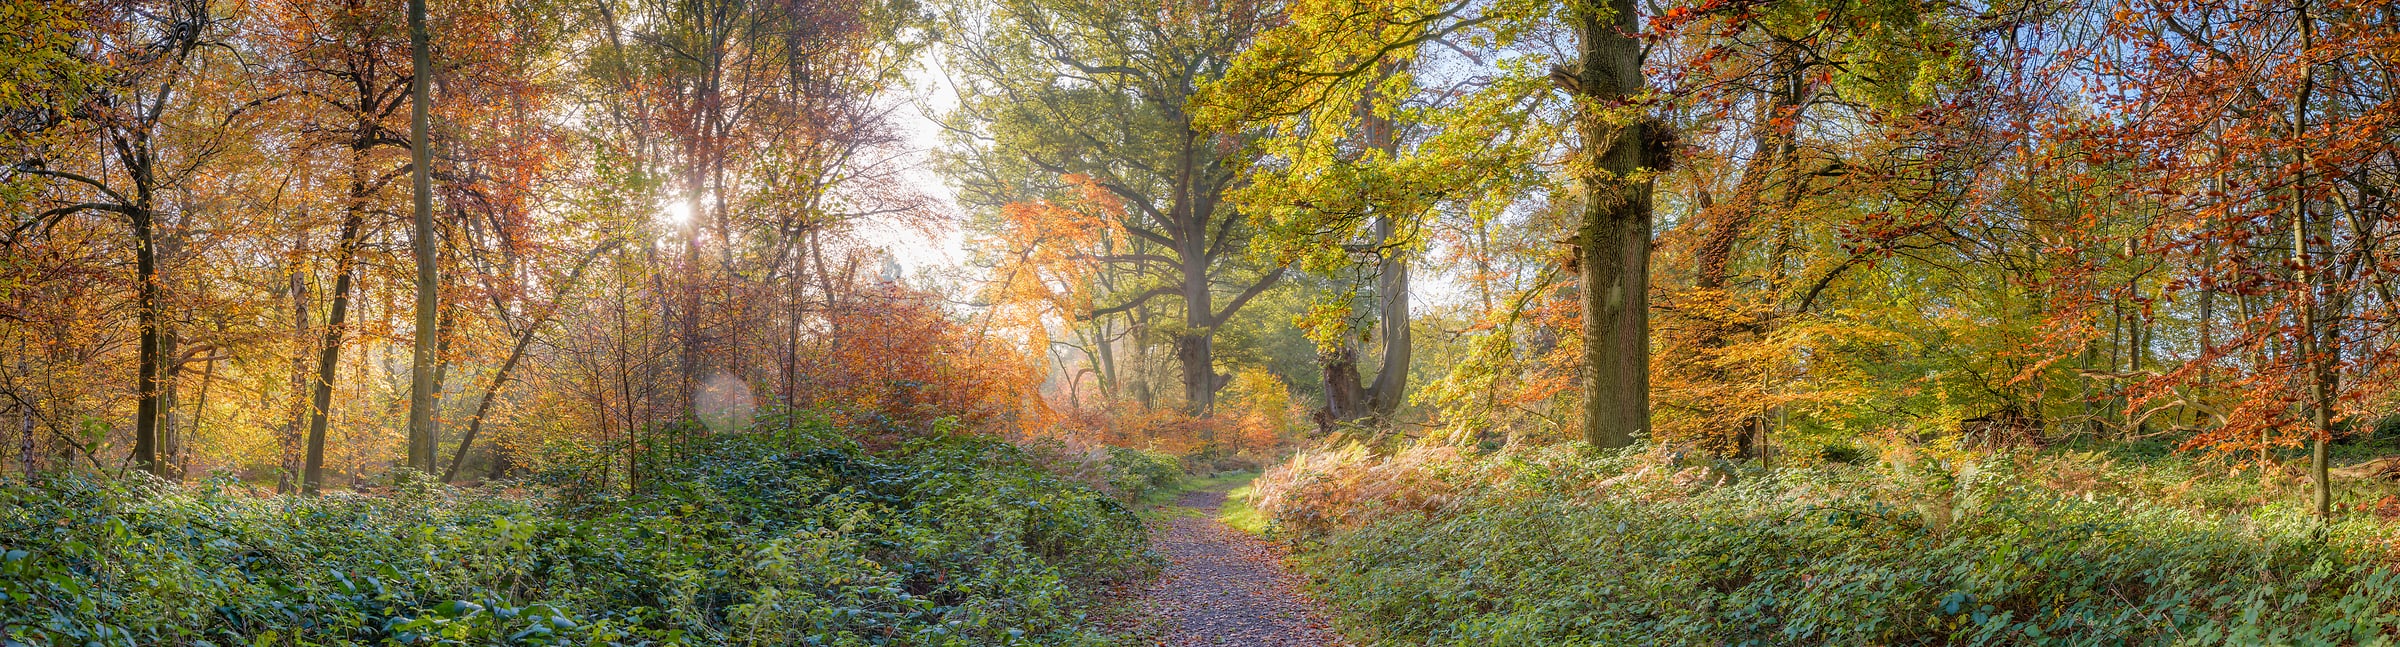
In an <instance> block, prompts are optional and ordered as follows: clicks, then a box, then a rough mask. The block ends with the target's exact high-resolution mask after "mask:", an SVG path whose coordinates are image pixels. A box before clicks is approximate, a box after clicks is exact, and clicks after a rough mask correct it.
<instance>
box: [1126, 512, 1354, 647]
mask: <svg viewBox="0 0 2400 647" xmlns="http://www.w3.org/2000/svg"><path fill="white" fill-rule="evenodd" d="M1224 502H1225V492H1224V491H1223V490H1203V491H1196V492H1188V493H1185V494H1184V495H1183V497H1182V498H1181V499H1178V500H1177V501H1176V502H1175V506H1174V507H1173V508H1171V509H1169V510H1168V512H1169V513H1170V514H1167V515H1165V518H1164V519H1163V520H1161V521H1157V522H1155V523H1154V524H1153V525H1152V526H1151V545H1153V546H1155V547H1157V549H1158V552H1159V553H1160V554H1162V555H1165V556H1166V558H1167V559H1168V562H1169V563H1168V565H1167V568H1166V572H1164V573H1162V574H1160V576H1159V578H1158V580H1157V581H1155V582H1152V583H1151V584H1150V586H1149V588H1148V589H1147V590H1145V591H1143V593H1142V600H1141V603H1140V607H1141V608H1140V611H1139V612H1140V613H1141V615H1142V616H1144V617H1145V619H1144V621H1143V623H1142V624H1143V625H1144V626H1143V627H1142V628H1141V629H1140V630H1138V633H1139V635H1143V636H1148V637H1150V638H1151V639H1154V640H1155V641H1156V644H1159V645H1171V646H1173V647H1189V646H1197V645H1212V646H1213V645H1226V646H1242V647H1339V646H1341V645H1345V644H1347V643H1345V642H1343V641H1342V639H1341V636H1340V634H1336V633H1334V631H1333V630H1332V629H1329V628H1327V626H1326V622H1325V618H1326V617H1327V614H1326V613H1325V611H1324V609H1323V608H1322V607H1320V606H1319V605H1318V604H1317V603H1316V601H1315V600H1311V599H1309V598H1308V597H1307V596H1304V595H1302V594H1301V593H1300V582H1301V578H1300V577H1299V576H1297V575H1294V574H1292V572H1291V571H1289V570H1286V569H1285V568H1284V567H1283V553H1282V551H1280V550H1277V549H1276V547H1275V546H1273V545H1270V544H1268V543H1267V542H1265V541H1261V540H1259V539H1258V538H1257V537H1252V536H1250V535H1249V534H1246V533H1243V532H1242V531H1239V530H1235V529H1233V528H1231V527H1228V526H1226V525H1225V524H1224V523H1223V522H1220V521H1218V520H1217V508H1218V506H1220V505H1222V504H1223V503H1224Z"/></svg>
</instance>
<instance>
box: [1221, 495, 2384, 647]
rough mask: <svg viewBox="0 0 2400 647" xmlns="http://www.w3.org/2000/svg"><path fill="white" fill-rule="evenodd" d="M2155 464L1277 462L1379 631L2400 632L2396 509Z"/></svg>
mask: <svg viewBox="0 0 2400 647" xmlns="http://www.w3.org/2000/svg"><path fill="white" fill-rule="evenodd" d="M2059 461H2070V462H2076V463H2077V464H2079V465H2081V466H2082V467H2081V468H2072V469H2070V468H2061V467H2059V466H2058V465H2057V463H2058V462H2059ZM2103 465H2104V468H2096V466H2103ZM2142 465H2143V464H2142V463H2135V464H2133V465H2123V464H2115V463H2110V462H2109V461H2108V459H2106V458H2093V457H2092V456H2089V455H2083V456H2074V455H2065V456H2048V455H2045V456H2031V455H2004V456H1997V457H1985V458H1980V459H1974V460H1968V461H1962V462H1958V463H1950V462H1941V463H1935V462H1932V461H1927V462H1924V463H1918V464H1894V463H1885V464H1881V465H1871V466H1820V467H1807V468H1794V469H1781V470H1777V471H1774V472H1772V473H1766V472H1760V471H1757V470H1755V469H1752V470H1750V471H1748V472H1743V473H1735V474H1726V473H1722V472H1709V471H1704V470H1702V469H1701V468H1690V467H1687V468H1680V469H1679V468H1675V467H1672V466H1668V465H1661V464H1658V463H1656V462H1655V458H1654V457H1651V456H1642V455H1637V454H1613V453H1602V454H1597V455H1595V454H1591V453H1587V452H1579V451H1576V450H1572V449H1568V448H1542V449H1527V450H1511V451H1509V452H1504V453H1501V454H1498V455H1492V456H1474V455H1466V454H1460V453H1457V452H1416V453H1411V452H1402V453H1401V454H1400V455H1395V456H1386V457H1376V456H1372V455H1370V454H1368V453H1365V452H1359V451H1350V452H1320V453H1318V455H1315V456H1304V457H1302V458H1301V459H1299V460H1296V461H1295V462H1293V463H1292V464H1290V465H1287V466H1285V467H1283V468H1279V469H1278V470H1275V471H1270V473H1269V474H1268V475H1267V477H1266V478H1264V479H1262V480H1261V482H1260V484H1261V488H1262V490H1265V491H1266V495H1267V496H1265V497H1264V498H1263V499H1262V502H1263V503H1264V505H1265V507H1266V508H1267V509H1268V510H1269V511H1270V512H1272V513H1273V516H1274V518H1275V519H1276V522H1277V524H1278V530H1279V532H1283V533H1285V535H1286V536H1287V537H1289V538H1292V539H1294V540H1295V543H1296V544H1297V545H1299V546H1300V547H1301V548H1302V551H1301V553H1302V559H1301V563H1302V565H1303V569H1304V570H1305V571H1306V572H1307V574H1309V575H1310V576H1311V577H1312V578H1313V579H1314V580H1315V582H1316V583H1317V584H1316V585H1317V586H1318V587H1319V589H1320V590H1319V593H1320V594H1321V595H1320V596H1319V597H1320V598H1322V599H1326V600H1328V601H1329V602H1330V603H1331V604H1332V605H1333V606H1334V607H1335V608H1336V610H1337V612H1338V615H1339V616H1340V618H1341V619H1342V621H1343V622H1344V623H1345V624H1346V625H1348V627H1347V628H1348V629H1350V630H1351V631H1352V633H1353V635H1357V636H1364V637H1368V638H1370V639H1371V642H1372V644H1380V645H1486V646H1502V645H1511V646H1513V645H1523V646H1535V645H2152V644H2162V645H2163V644H2189V645H2350V644H2391V643H2392V641H2393V638H2394V636H2395V635H2396V634H2400V574H2396V573H2395V571H2394V570H2393V568H2392V565H2393V557H2394V553H2393V546H2394V545H2395V544H2394V539H2395V535H2394V533H2393V532H2391V530H2390V528H2389V527H2388V526H2387V525H2386V522H2384V521H2382V520H2380V519H2378V518H2376V517H2375V516H2373V515H2367V514H2353V515H2349V516H2347V517H2345V518H2344V519H2343V520H2341V521H2338V522H2336V523H2333V524H2331V525H2326V524H2321V523H2319V522H2317V521H2315V520H2314V519H2312V518H2310V517H2307V516H2306V515H2304V514H2302V513H2301V511H2300V509H2299V507H2298V506H2296V505H2292V504H2289V503H2250V502H2249V501H2248V500H2247V499H2243V502H2244V505H2243V506H2242V507H2240V508H2239V509H2238V511H2237V512H2215V511H2212V508H2209V507H2206V506H2203V505H2187V504H2171V503H2168V502H2164V501H2161V500H2158V499H2157V498H2156V497H2157V496H2158V495H2157V494H2156V492H2157V491H2159V488H2164V489H2166V490H2174V489H2175V488H2174V486H2169V485H2165V484H2164V483H2163V481H2164V480H2165V479H2166V478H2167V477H2165V476H2152V477H2146V478H2139V479H2137V478H2134V476H2135V475H2132V474H2126V473H2122V471H2126V470H2131V471H2140V470H2141V469H2142ZM2193 465H2194V464H2190V463H2182V462H2171V463H2170V464H2169V466H2170V467H2173V466H2181V467H2175V468H2174V469H2198V468H2196V467H2193ZM2169 471H2170V472H2172V471H2173V470H2169ZM2062 472H2064V473H2067V474H2069V475H2070V476H2075V475H2080V476H2075V478H2069V477H2067V476H2061V474H2062ZM2094 474H2096V475H2097V476H2094ZM2218 474H2219V476H2220V477H2222V475H2223V474H2224V472H2222V471H2220V472H2218ZM2062 479H2064V480H2063V481H2062ZM2077 479H2088V482H2087V481H2085V480H2077ZM2252 480H2253V481H2255V479H2252ZM2252 487H2258V486H2255V485H2254V486H2252ZM2078 488H2083V489H2080V491H2078ZM2186 491H2187V493H2188V492H2189V489H2188V488H2186ZM2226 496H2232V495H2230V494H2228V495H2226Z"/></svg>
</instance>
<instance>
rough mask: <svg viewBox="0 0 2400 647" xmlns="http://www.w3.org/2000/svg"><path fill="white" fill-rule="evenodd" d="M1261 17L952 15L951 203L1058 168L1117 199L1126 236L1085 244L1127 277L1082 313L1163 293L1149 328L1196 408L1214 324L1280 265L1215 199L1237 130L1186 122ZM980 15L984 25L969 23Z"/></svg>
mask: <svg viewBox="0 0 2400 647" xmlns="http://www.w3.org/2000/svg"><path fill="white" fill-rule="evenodd" d="M1260 10H1261V8H1260V7H1258V6H1255V5H1253V4H1251V3H1246V2H1238V1H1237V2H1207V3H1200V4H1189V3H1183V4H1173V3H1168V4H1160V3H1121V2H1085V1H1080V0H1077V1H1068V2H1054V1H1050V0H1025V1H1014V0H1012V1H1008V2H999V3H994V4H991V5H974V6H969V7H962V8H960V9H959V10H958V11H959V12H958V13H957V14H956V15H955V16H954V18H955V20H954V21H953V22H954V23H956V24H959V25H961V26H962V28H961V29H960V30H959V32H958V33H957V34H954V36H953V38H952V39H951V41H950V47H949V50H948V55H949V56H948V60H949V62H950V64H951V65H952V66H954V67H955V69H957V70H958V79H957V82H958V83H959V93H960V96H961V97H962V100H961V105H960V107H959V109H958V111H957V112H955V113H953V114H952V115H950V117H949V122H950V129H951V131H952V133H954V135H955V139H956V141H955V145H954V146H953V149H952V154H953V157H952V158H951V161H950V163H949V167H950V170H949V173H950V176H951V178H952V179H953V181H954V182H956V183H957V184H958V185H959V186H960V189H961V191H960V200H961V202H962V203H964V205H965V206H967V207H969V208H972V209H976V210H979V211H982V212H984V213H987V214H989V213H995V212H998V211H999V210H1001V209H1003V208H1006V207H1007V205H1010V204H1015V203H1023V202H1036V201H1041V200H1046V199H1051V198H1052V196H1054V195H1056V194H1060V193H1063V192H1067V191H1068V190H1069V187H1068V184H1069V181H1068V180H1067V179H1066V178H1069V177H1070V176H1072V177H1077V178H1083V179H1084V180H1085V181H1088V182H1089V183H1091V185H1093V186H1097V187H1100V188H1102V189H1105V190H1106V191H1107V192H1108V193H1109V194H1111V195H1112V196H1114V198H1115V199H1117V200H1121V201H1122V205H1123V207H1124V215H1123V216H1122V219H1121V220H1119V221H1118V222H1117V223H1116V226H1117V227H1118V228H1119V229H1121V230H1122V231H1124V232H1125V233H1126V234H1127V235H1129V236H1131V237H1132V238H1133V239H1135V240H1137V241H1138V242H1137V243H1134V244H1132V245H1130V246H1128V247H1126V248H1124V249H1121V250H1118V251H1097V252H1095V253H1096V254H1097V255H1098V256H1100V259H1101V260H1103V261H1105V262H1107V263H1109V264H1110V265H1111V268H1110V269H1109V270H1108V271H1109V272H1110V273H1111V274H1117V275H1124V276H1128V277H1138V278H1134V279H1133V280H1130V281H1127V284H1126V285H1125V288H1124V291H1123V292H1122V293H1120V294H1112V295H1107V296H1105V297H1103V299H1104V300H1103V301H1099V302H1096V303H1095V304H1094V307H1093V308H1092V309H1091V311H1090V312H1089V313H1086V314H1085V315H1084V316H1091V317H1106V316H1110V315H1116V314H1119V313H1136V314H1139V313H1140V312H1142V311H1143V309H1144V308H1147V307H1150V304H1151V302H1152V300H1154V299H1158V298H1161V297H1165V298H1167V299H1169V303H1171V304H1173V305H1176V306H1180V309H1181V311H1182V312H1181V319H1180V321H1178V322H1175V323H1174V324H1173V325H1171V326H1160V332H1161V333H1162V334H1163V335H1164V336H1166V337H1167V338H1169V339H1170V340H1171V345H1172V347H1173V352H1174V357H1175V361H1176V363H1177V364H1179V365H1180V366H1181V372H1182V382H1183V406H1184V407H1185V409H1186V410H1187V411H1191V412H1196V413H1197V412H1206V411H1208V410H1209V409H1210V406H1211V403H1212V402H1213V401H1214V399H1215V396H1216V392H1217V391H1218V389H1220V388H1222V387H1224V386H1225V383H1226V382H1225V380H1226V379H1227V377H1226V375H1225V374H1223V373H1220V372H1218V370H1217V367H1216V356H1215V353H1214V352H1213V350H1212V344H1213V341H1214V339H1215V331H1216V330H1217V328H1218V327H1219V326H1222V325H1224V324H1225V322H1226V321H1227V320H1229V319H1231V318H1232V317H1233V316H1235V315H1236V314H1238V313H1240V312H1241V311H1242V309H1243V307H1244V306H1247V305H1249V304H1250V302H1251V301H1252V300H1254V299H1256V298H1258V296H1259V294H1261V293H1263V292H1265V291H1266V290H1268V289H1269V288H1272V287H1274V285H1275V284H1276V282H1277V281H1279V280H1280V279H1281V278H1282V275H1283V272H1284V269H1283V268H1282V267H1280V266H1276V265H1274V264H1272V263H1263V264H1262V263H1258V262H1254V261H1253V259H1251V258H1250V257H1249V256H1248V255H1247V254H1245V252H1246V247H1247V244H1248V240H1249V237H1250V234H1251V231H1250V227H1249V224H1248V222H1247V221H1246V218H1245V216H1244V214H1242V213H1241V212H1240V211H1239V210H1238V209H1236V208H1235V207H1234V206H1233V205H1232V204H1230V203H1229V202H1228V201H1227V192H1228V191H1229V190H1231V189H1233V188H1234V187H1235V186H1236V185H1237V184H1238V183H1239V182H1240V181H1241V178H1240V174H1239V172H1238V168H1239V166H1240V161H1241V160H1242V159H1243V157H1244V156H1245V155H1247V154H1248V153H1246V152H1245V151H1244V149H1243V146H1244V142H1243V139H1242V137H1241V136H1239V135H1227V134H1223V133H1220V132H1217V131H1215V130H1212V129H1209V128H1206V127H1203V126H1202V125H1200V124H1199V123H1197V122H1195V117H1194V112H1195V110H1196V109H1197V106H1195V105H1193V103H1192V100H1193V96H1194V95H1195V94H1196V93H1198V92H1199V91H1200V88H1201V86H1202V85H1204V84H1206V83H1207V82H1209V81H1210V80H1213V79H1215V78H1217V77H1218V76H1220V75H1222V74H1223V73H1224V70H1225V68H1226V65H1227V64H1228V61H1229V60H1230V59H1231V57H1232V56H1234V55H1235V54H1236V53H1237V52H1239V51H1240V50H1241V48H1242V47H1244V46H1245V45H1246V44H1247V43H1248V42H1249V40H1250V38H1251V36H1252V35H1253V34H1254V33H1256V31H1257V30H1258V29H1260V28H1261V27H1263V23H1262V22H1261V21H1262V20H1263V18H1264V17H1263V16H1262V15H1260V13H1259V12H1260ZM977 12H988V14H989V16H990V18H989V19H988V20H986V19H971V18H968V17H967V16H968V14H969V13H977ZM1220 299H1222V300H1221V301H1220Z"/></svg>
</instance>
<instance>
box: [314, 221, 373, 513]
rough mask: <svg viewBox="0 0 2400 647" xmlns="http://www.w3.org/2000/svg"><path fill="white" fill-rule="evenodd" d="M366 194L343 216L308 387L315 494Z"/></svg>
mask: <svg viewBox="0 0 2400 647" xmlns="http://www.w3.org/2000/svg"><path fill="white" fill-rule="evenodd" d="M364 199H365V198H364V197H363V196H354V197H353V198H352V202H351V206H350V208H349V211H348V213H346V214H345V215H343V217H342V233H341V242H339V243H337V244H336V245H335V247H334V249H335V252H334V261H333V268H334V269H333V271H334V278H333V295H332V298H333V302H332V304H331V305H329V306H327V308H328V309H327V311H326V313H325V336H324V339H323V340H322V341H320V342H319V343H318V346H317V373H316V377H315V379H313V380H312V381H311V382H310V384H309V387H310V389H311V392H310V394H309V407H308V458H307V461H308V462H307V464H305V465H304V466H302V468H301V477H300V491H301V492H302V493H303V494H310V495H314V494H317V493H318V492H319V491H320V490H322V489H323V488H324V485H325V428H326V426H327V425H328V423H329V422H330V420H329V419H328V417H327V414H328V413H329V412H330V410H331V408H332V407H333V381H334V371H335V369H336V368H338V367H339V366H340V365H341V361H342V336H343V332H344V330H343V326H344V325H346V323H347V322H346V321H345V320H346V319H347V318H348V317H349V315H350V287H351V284H352V283H353V278H352V277H353V276H354V275H355V274H357V273H358V268H357V267H356V266H357V259H358V248H359V246H360V244H361V243H362V242H363V241H361V240H360V237H361V236H363V235H364V232H363V230H364V229H365V227H366V218H367V214H366V205H365V204H364V203H363V202H362V201H363V200H364Z"/></svg>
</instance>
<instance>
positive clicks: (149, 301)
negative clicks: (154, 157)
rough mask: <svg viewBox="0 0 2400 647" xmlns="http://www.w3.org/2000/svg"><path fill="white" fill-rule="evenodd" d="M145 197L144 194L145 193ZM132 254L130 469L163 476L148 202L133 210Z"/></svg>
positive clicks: (154, 257) (154, 250) (154, 259)
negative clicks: (134, 322) (136, 333)
mask: <svg viewBox="0 0 2400 647" xmlns="http://www.w3.org/2000/svg"><path fill="white" fill-rule="evenodd" d="M145 193H147V192H146V191H145ZM132 216H133V217H132V220H133V243H134V246H133V254H134V274H135V279H134V280H135V282H136V286H135V287H134V294H135V299H136V301H137V303H136V304H135V308H134V309H135V316H136V317H137V319H138V321H139V326H140V328H141V336H140V340H139V341H138V342H136V343H138V344H140V349H139V351H138V352H137V353H136V355H137V357H138V358H139V359H138V360H136V365H135V367H134V378H133V388H134V394H135V396H136V397H137V398H139V399H138V400H137V401H136V404H135V405H134V414H133V416H134V419H133V467H134V469H138V470H144V471H148V472H150V473H152V474H160V475H164V471H163V469H164V466H163V464H162V463H160V462H159V460H158V419H159V414H160V411H159V406H158V405H159V395H160V392H159V376H158V374H159V367H160V366H162V365H163V364H164V363H165V359H164V358H161V357H159V350H160V349H159V343H160V338H159V325H160V322H159V316H158V310H159V303H158V301H159V287H160V285H159V284H160V281H159V278H160V277H159V270H158V232H157V219H158V218H157V214H155V213H152V212H151V211H150V208H149V205H148V200H146V199H145V200H143V204H140V205H136V206H135V207H134V208H133V214H132Z"/></svg>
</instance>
